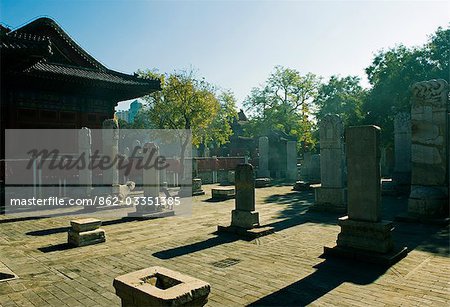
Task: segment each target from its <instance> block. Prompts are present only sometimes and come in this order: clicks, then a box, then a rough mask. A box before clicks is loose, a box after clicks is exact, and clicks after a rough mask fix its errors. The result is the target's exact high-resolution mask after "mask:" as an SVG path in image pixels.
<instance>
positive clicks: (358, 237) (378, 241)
mask: <svg viewBox="0 0 450 307" xmlns="http://www.w3.org/2000/svg"><path fill="white" fill-rule="evenodd" d="M338 224H339V226H341V232H340V233H339V235H338V239H337V241H336V242H337V246H335V247H333V248H330V247H325V248H324V253H325V255H332V256H341V257H345V258H351V259H358V260H361V261H367V262H374V263H381V264H387V265H390V264H393V263H395V262H396V261H398V260H400V259H401V258H403V257H405V256H406V254H407V252H408V250H407V248H406V247H404V248H401V249H394V244H393V241H392V230H393V223H392V222H391V221H381V222H366V221H358V220H350V219H349V218H348V216H344V217H341V218H339V221H338Z"/></svg>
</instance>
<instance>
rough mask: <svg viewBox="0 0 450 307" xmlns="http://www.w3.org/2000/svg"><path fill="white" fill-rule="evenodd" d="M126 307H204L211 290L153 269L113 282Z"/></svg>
mask: <svg viewBox="0 0 450 307" xmlns="http://www.w3.org/2000/svg"><path fill="white" fill-rule="evenodd" d="M113 286H114V288H115V289H116V294H117V296H119V297H120V299H121V300H122V306H123V307H131V306H134V307H141V306H204V305H205V304H206V303H207V302H208V295H209V292H210V291H211V286H210V285H209V284H208V283H206V282H204V281H202V280H200V279H197V278H193V277H190V276H188V275H184V274H181V273H179V272H175V271H172V270H169V269H166V268H163V267H158V266H155V267H150V268H147V269H143V270H139V271H135V272H132V273H129V274H125V275H122V276H119V277H116V278H115V279H114V282H113Z"/></svg>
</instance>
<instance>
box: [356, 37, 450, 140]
mask: <svg viewBox="0 0 450 307" xmlns="http://www.w3.org/2000/svg"><path fill="white" fill-rule="evenodd" d="M449 56H450V28H448V29H445V30H444V29H442V28H438V29H437V31H436V32H435V33H434V34H433V35H431V36H430V37H429V40H428V42H427V43H426V44H425V45H423V46H421V47H415V48H407V47H405V46H403V45H400V46H397V47H395V48H391V49H389V50H387V51H385V50H382V51H380V52H378V53H377V54H376V55H375V57H374V59H373V61H372V64H371V65H370V66H369V67H368V68H366V73H367V76H368V79H369V82H370V84H371V85H372V88H371V90H370V92H369V94H368V96H367V99H365V102H364V104H363V106H362V111H363V113H364V115H365V118H364V121H365V122H366V123H368V124H369V123H370V124H376V125H379V126H380V127H383V129H382V140H383V142H384V143H392V135H393V119H394V116H395V114H396V113H398V112H400V111H409V110H410V107H411V105H410V94H411V92H410V88H411V86H412V85H413V84H414V83H415V82H418V81H423V80H429V79H436V78H442V79H445V80H447V81H449Z"/></svg>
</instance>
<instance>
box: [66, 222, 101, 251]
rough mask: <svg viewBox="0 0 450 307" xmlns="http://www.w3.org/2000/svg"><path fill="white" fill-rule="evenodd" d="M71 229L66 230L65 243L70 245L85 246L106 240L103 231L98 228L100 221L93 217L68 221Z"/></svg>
mask: <svg viewBox="0 0 450 307" xmlns="http://www.w3.org/2000/svg"><path fill="white" fill-rule="evenodd" d="M70 225H71V227H72V228H71V229H70V230H69V232H68V236H67V243H68V244H69V245H72V246H86V245H91V244H97V243H102V242H105V241H106V235H105V231H104V230H103V229H101V228H99V227H100V226H101V225H102V221H101V220H99V219H94V218H85V219H78V220H72V221H70Z"/></svg>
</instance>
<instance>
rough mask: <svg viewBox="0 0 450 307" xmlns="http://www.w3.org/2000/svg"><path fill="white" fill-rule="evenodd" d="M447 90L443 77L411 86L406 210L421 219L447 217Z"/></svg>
mask: <svg viewBox="0 0 450 307" xmlns="http://www.w3.org/2000/svg"><path fill="white" fill-rule="evenodd" d="M448 93H449V86H448V83H447V82H446V81H445V80H431V81H424V82H418V83H415V84H414V85H413V87H412V102H411V131H412V145H411V162H412V165H411V166H412V168H411V194H410V197H409V202H408V213H409V214H410V215H413V216H418V217H420V218H438V219H439V218H445V217H448V111H449V107H448V104H449V101H448Z"/></svg>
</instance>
